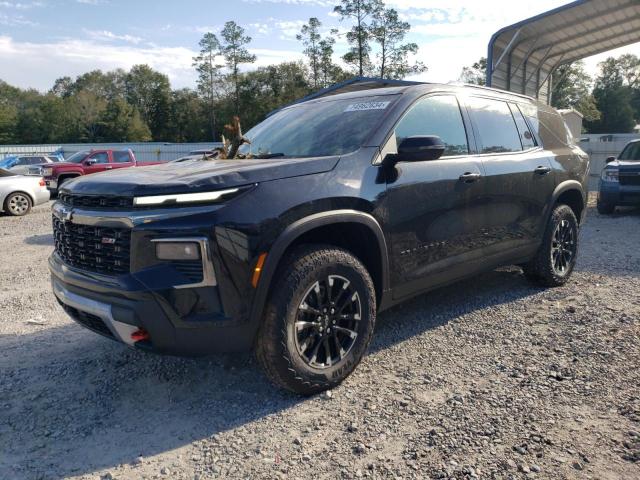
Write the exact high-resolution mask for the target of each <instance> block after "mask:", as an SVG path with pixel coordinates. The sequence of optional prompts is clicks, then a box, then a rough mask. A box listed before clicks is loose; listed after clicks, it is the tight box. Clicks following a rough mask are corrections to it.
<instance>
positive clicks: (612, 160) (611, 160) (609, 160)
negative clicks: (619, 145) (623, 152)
mask: <svg viewBox="0 0 640 480" xmlns="http://www.w3.org/2000/svg"><path fill="white" fill-rule="evenodd" d="M615 161H616V157H607V160H606V163H611V162H615Z"/></svg>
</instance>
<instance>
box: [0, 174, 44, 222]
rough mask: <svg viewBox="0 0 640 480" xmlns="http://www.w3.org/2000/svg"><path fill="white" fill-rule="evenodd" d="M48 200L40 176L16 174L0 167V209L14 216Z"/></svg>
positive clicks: (18, 215) (24, 213)
mask: <svg viewBox="0 0 640 480" xmlns="http://www.w3.org/2000/svg"><path fill="white" fill-rule="evenodd" d="M47 201H49V190H47V185H46V184H45V182H44V179H43V178H42V177H34V176H29V175H16V174H14V173H12V172H9V171H7V170H2V169H0V211H2V212H5V213H8V214H9V215H13V216H16V217H21V216H22V215H26V214H27V213H29V211H30V210H31V207H34V206H36V205H40V204H41V203H45V202H47Z"/></svg>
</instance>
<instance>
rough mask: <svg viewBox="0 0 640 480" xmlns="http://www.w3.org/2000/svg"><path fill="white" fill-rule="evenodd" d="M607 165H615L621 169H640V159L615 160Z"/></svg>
mask: <svg viewBox="0 0 640 480" xmlns="http://www.w3.org/2000/svg"><path fill="white" fill-rule="evenodd" d="M606 166H607V167H615V168H619V169H621V170H623V169H624V170H640V160H615V161H613V162H611V163H607V165H606Z"/></svg>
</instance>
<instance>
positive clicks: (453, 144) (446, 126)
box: [395, 95, 469, 157]
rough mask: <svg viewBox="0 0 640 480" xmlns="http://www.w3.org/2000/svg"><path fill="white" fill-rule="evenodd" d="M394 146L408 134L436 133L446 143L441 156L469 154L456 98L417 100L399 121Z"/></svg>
mask: <svg viewBox="0 0 640 480" xmlns="http://www.w3.org/2000/svg"><path fill="white" fill-rule="evenodd" d="M395 135H396V142H397V145H400V142H402V140H404V139H405V138H407V137H414V136H424V135H437V136H438V137H440V139H441V140H442V141H443V143H444V144H445V146H446V149H445V151H444V154H443V157H452V156H457V155H468V154H469V143H468V141H467V133H466V130H465V128H464V122H463V120H462V114H461V112H460V105H459V104H458V100H457V99H456V97H455V96H453V95H435V96H431V97H426V98H424V99H422V100H418V102H417V103H416V104H414V105H413V106H412V107H411V108H410V109H409V111H408V112H407V113H406V114H405V115H404V117H403V118H402V119H401V120H400V122H399V123H398V126H397V127H396V131H395Z"/></svg>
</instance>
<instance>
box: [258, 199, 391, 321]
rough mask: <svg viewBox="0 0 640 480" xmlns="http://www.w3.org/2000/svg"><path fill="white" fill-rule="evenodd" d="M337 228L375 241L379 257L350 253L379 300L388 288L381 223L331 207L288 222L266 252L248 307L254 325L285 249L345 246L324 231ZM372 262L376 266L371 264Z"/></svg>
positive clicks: (358, 213) (361, 214)
mask: <svg viewBox="0 0 640 480" xmlns="http://www.w3.org/2000/svg"><path fill="white" fill-rule="evenodd" d="M336 229H344V230H345V231H350V232H353V231H354V230H348V229H358V230H360V231H361V232H367V234H368V237H367V238H370V239H373V240H374V243H373V245H372V247H375V248H374V249H373V251H374V252H377V257H378V258H374V255H372V254H368V255H363V254H362V251H361V252H353V251H352V253H354V255H356V256H357V257H358V258H359V259H360V260H361V261H362V262H363V263H364V265H365V267H367V269H368V270H369V273H370V274H371V276H372V279H373V282H374V285H375V286H376V297H377V299H378V301H380V299H381V298H382V295H383V293H384V292H386V291H387V290H388V289H389V258H388V250H387V244H386V240H385V237H384V234H383V232H382V228H381V227H380V224H379V223H378V222H377V220H376V219H375V218H374V217H373V216H371V215H370V214H368V213H365V212H360V211H357V210H333V211H327V212H320V213H316V214H313V215H309V216H307V217H304V218H301V219H299V220H297V221H295V222H293V223H292V224H291V225H289V226H288V227H287V228H286V229H285V230H284V231H283V232H282V233H281V234H280V236H279V237H278V238H277V240H276V241H275V243H274V244H273V246H272V247H271V249H270V250H269V252H268V253H267V258H266V261H265V264H264V266H263V268H262V274H261V276H260V280H259V282H258V285H257V288H256V293H255V296H254V300H253V304H252V308H251V320H252V322H253V323H254V324H256V325H257V324H259V322H260V319H261V316H262V312H263V309H264V306H265V304H266V301H267V298H268V295H269V291H270V289H271V286H272V283H273V279H274V275H275V273H276V271H277V269H278V267H279V265H280V264H281V261H282V259H283V258H284V257H285V255H286V254H287V252H288V251H290V250H291V249H292V248H295V247H296V246H297V245H300V244H304V243H322V244H327V243H328V244H333V245H336V246H339V247H345V244H344V242H341V241H333V242H332V241H327V240H328V238H327V233H328V232H330V231H332V230H336ZM314 232H316V233H319V234H320V235H318V236H317V241H315V242H313V241H312V240H316V238H314V237H313V235H314ZM350 250H351V249H350ZM363 257H364V258H363ZM373 264H375V265H377V266H375V267H372V265H373ZM372 270H373V271H372Z"/></svg>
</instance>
